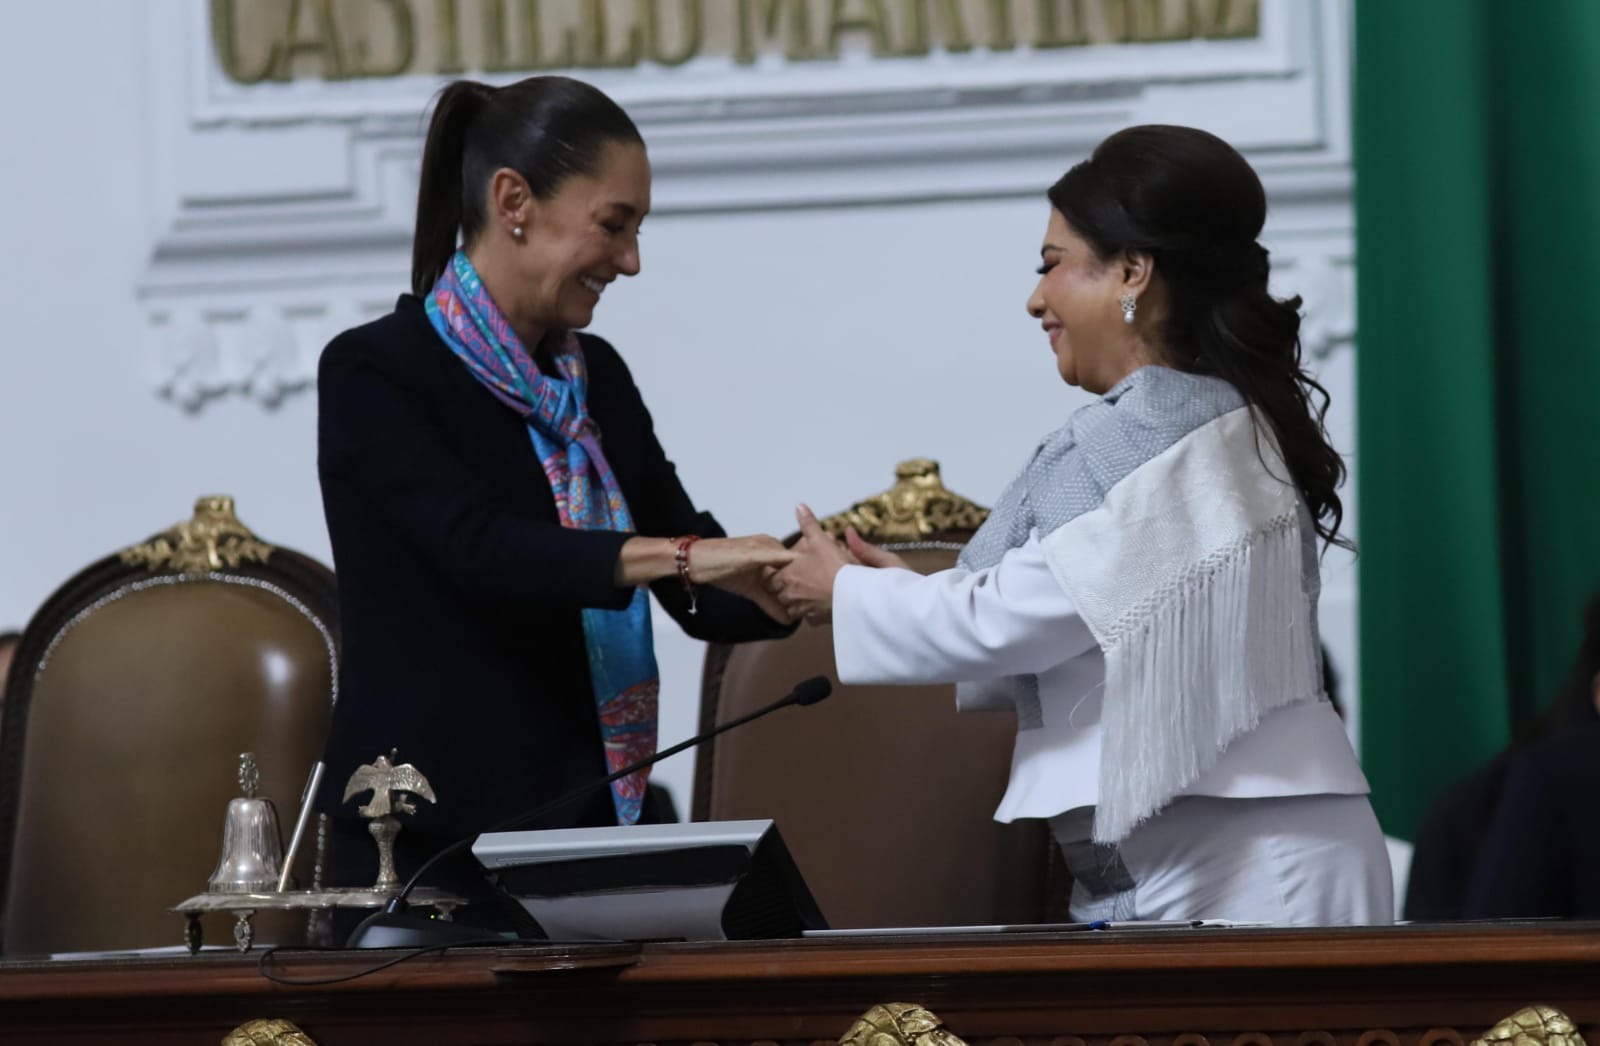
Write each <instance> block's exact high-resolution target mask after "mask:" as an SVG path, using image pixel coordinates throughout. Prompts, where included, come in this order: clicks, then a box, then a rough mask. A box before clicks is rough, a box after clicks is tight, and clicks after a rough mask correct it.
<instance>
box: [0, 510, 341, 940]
mask: <svg viewBox="0 0 1600 1046" xmlns="http://www.w3.org/2000/svg"><path fill="white" fill-rule="evenodd" d="M336 606H337V604H336V598H335V587H334V579H333V574H332V572H331V571H329V570H328V569H327V568H326V567H324V566H322V565H320V564H318V563H316V562H315V561H313V560H311V559H308V558H307V557H305V556H302V555H300V554H299V553H296V552H293V551H290V550H287V549H282V548H270V547H269V546H267V545H265V544H263V543H261V542H260V541H258V540H257V539H255V538H254V536H253V535H250V534H249V532H248V531H246V530H245V529H244V528H243V527H242V526H239V524H238V523H237V521H236V520H234V519H233V516H232V505H231V502H229V501H228V499H224V498H211V499H203V500H202V501H201V503H200V505H199V506H197V509H196V518H195V520H194V521H192V522H191V523H188V524H184V525H182V526H180V527H179V528H175V529H174V530H173V531H169V532H166V533H165V534H162V535H157V536H156V537H155V538H152V539H151V540H150V541H149V542H147V543H145V544H144V545H139V546H135V547H134V548H132V549H128V550H125V551H124V552H122V553H119V554H118V555H113V556H108V557H106V558H105V559H102V560H100V561H99V562H97V563H95V564H93V565H92V566H90V567H88V568H87V569H85V570H84V571H83V572H81V573H80V574H78V575H77V576H76V577H74V578H72V579H71V580H70V581H68V582H67V583H66V584H65V585H63V586H62V587H61V588H60V589H59V590H57V591H56V593H55V594H54V595H52V596H51V597H50V599H49V600H48V601H47V602H46V603H45V605H44V606H43V607H42V608H41V609H40V610H39V612H38V613H37V614H35V615H34V618H33V620H32V621H31V622H30V623H29V625H28V627H27V630H26V631H25V632H24V633H23V638H22V644H21V647H20V649H19V650H18V656H17V662H16V665H15V669H14V671H13V672H12V673H11V678H10V682H9V684H8V686H7V691H6V700H5V710H4V722H3V724H0V905H3V907H0V929H3V950H4V952H5V953H6V954H9V955H18V954H43V953H52V952H63V951H83V950H111V949H125V948H140V947H152V946H160V945H176V944H179V943H181V941H182V940H183V919H182V918H181V917H179V916H176V915H173V914H171V913H170V912H169V911H168V909H169V908H170V907H171V906H172V905H174V904H177V903H178V902H179V901H182V900H184V899H185V898H186V897H189V896H191V895H193V894H197V893H201V892H204V891H205V889H206V883H207V879H208V877H209V876H210V874H211V871H212V869H213V868H214V866H215V865H216V863H217V858H218V856H219V851H220V846H221V841H222V827H223V816H224V811H225V810H226V809H227V805H228V801H229V800H230V799H232V798H235V797H237V796H238V795H240V794H241V793H240V789H239V784H238V767H239V756H240V753H242V752H252V753H254V754H255V757H256V762H257V765H258V766H259V768H260V787H259V791H258V793H257V794H258V795H261V796H266V797H270V798H272V799H273V800H274V801H275V803H276V805H277V811H278V818H279V823H280V828H281V830H282V832H283V834H284V835H285V836H287V835H288V833H289V832H290V830H291V829H292V827H293V821H294V818H295V815H296V813H297V812H298V807H299V800H300V796H301V791H302V789H303V787H304V784H305V781H306V776H307V774H308V772H309V771H310V769H311V766H312V765H313V763H314V762H315V761H316V760H317V759H318V758H320V756H321V748H322V743H323V740H324V737H325V734H326V728H327V718H328V713H329V710H330V708H331V707H332V704H331V702H332V700H333V698H334V696H335V689H334V688H335V680H336V679H337V678H338V674H337V657H338V653H337V644H336V637H337V634H338V632H337V627H338V626H337V609H336ZM307 834H308V836H312V837H313V842H314V833H311V832H308V833H307ZM284 842H285V844H287V842H288V839H287V838H285V839H284ZM302 857H304V858H305V860H302V861H300V862H297V868H296V872H297V875H298V876H299V880H300V882H301V884H302V885H305V884H307V883H308V881H309V880H310V879H311V878H312V876H313V875H314V871H313V867H312V866H313V864H314V863H315V860H316V857H317V854H316V850H315V846H314V845H310V846H307V845H305V844H303V845H302ZM303 927H304V919H303V917H302V918H300V919H283V920H279V921H277V922H274V921H273V920H271V919H265V920H264V919H261V918H260V917H258V920H257V938H258V940H263V941H271V940H279V941H282V940H286V939H287V940H293V939H295V938H296V937H297V936H298V937H302V938H303ZM230 928H231V920H229V919H228V918H227V917H223V916H216V917H207V925H206V927H205V932H206V937H207V938H208V939H210V940H227V939H229V936H230Z"/></svg>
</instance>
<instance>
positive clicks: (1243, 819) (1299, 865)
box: [1050, 795, 1394, 926]
mask: <svg viewBox="0 0 1600 1046" xmlns="http://www.w3.org/2000/svg"><path fill="white" fill-rule="evenodd" d="M1093 817H1094V810H1093V809H1092V808H1088V807H1084V808H1080V809H1077V810H1069V811H1067V812H1066V813H1064V814H1060V815H1058V816H1056V817H1053V818H1051V819H1050V828H1051V831H1052V832H1054V834H1055V837H1056V841H1057V842H1058V843H1059V844H1060V845H1061V850H1062V855H1063V856H1064V857H1065V858H1066V863H1067V867H1068V868H1070V869H1071V871H1072V874H1073V878H1074V884H1073V889H1072V905H1071V912H1072V917H1073V918H1074V919H1075V920H1079V921H1083V922H1088V921H1091V920H1095V919H1110V920H1122V921H1128V920H1187V919H1225V920H1231V921H1235V922H1251V923H1271V924H1273V925H1275V926H1377V925H1386V924H1388V923H1391V922H1393V921H1394V885H1393V879H1392V877H1391V875H1390V872H1389V854H1388V850H1387V848H1386V847H1385V846H1384V841H1383V832H1382V830H1381V829H1380V828H1379V827H1378V819H1377V817H1375V816H1374V815H1373V812H1372V804H1371V803H1370V802H1369V801H1368V800H1367V797H1366V796H1364V795H1305V796H1285V797H1281V798H1270V799H1221V798H1214V797H1212V796H1186V797H1183V798H1180V799H1177V800H1175V801H1174V802H1173V803H1172V804H1171V805H1170V806H1168V807H1167V808H1166V809H1165V810H1162V811H1161V812H1160V813H1158V814H1157V815H1156V816H1154V817H1152V818H1151V819H1150V820H1148V821H1146V822H1145V823H1144V824H1142V825H1140V826H1139V827H1138V828H1136V829H1134V830H1133V832H1132V834H1130V835H1129V836H1128V837H1127V838H1126V839H1124V840H1123V841H1122V842H1121V843H1118V844H1117V845H1116V846H1115V847H1108V846H1097V845H1095V844H1094V843H1092V842H1090V841H1089V835H1090V827H1091V823H1092V820H1093Z"/></svg>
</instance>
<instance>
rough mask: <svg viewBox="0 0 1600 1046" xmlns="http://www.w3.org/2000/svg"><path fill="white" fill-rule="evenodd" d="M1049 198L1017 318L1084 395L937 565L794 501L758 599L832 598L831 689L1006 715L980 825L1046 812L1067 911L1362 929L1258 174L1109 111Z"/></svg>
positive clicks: (1371, 854) (1290, 377)
mask: <svg viewBox="0 0 1600 1046" xmlns="http://www.w3.org/2000/svg"><path fill="white" fill-rule="evenodd" d="M1049 198H1050V203H1051V213H1050V221H1049V225H1048V227H1047V229H1046V232H1045V241H1044V246H1043V248H1042V250H1041V256H1042V259H1043V265H1042V266H1041V267H1040V269H1039V275H1040V279H1039V283H1038V286H1037V287H1036V288H1035V290H1034V292H1033V294H1032V296H1031V297H1030V298H1029V301H1028V311H1029V312H1030V313H1031V314H1032V315H1033V316H1035V317H1036V318H1038V319H1039V320H1040V321H1041V322H1042V324H1043V327H1044V329H1045V332H1046V334H1047V335H1048V337H1049V341H1050V345H1051V348H1052V350H1053V352H1054V354H1055V357H1056V364H1057V368H1058V370H1059V372H1060V375H1061V377H1062V378H1063V379H1064V380H1065V381H1066V382H1067V383H1069V384H1072V385H1077V386H1080V387H1082V388H1084V389H1086V390H1088V391H1090V392H1093V393H1096V394H1098V395H1099V396H1100V399H1099V400H1098V401H1096V402H1095V403H1092V404H1090V405H1088V406H1086V407H1084V408H1082V409H1081V410H1079V411H1077V412H1076V413H1074V414H1073V415H1072V416H1071V417H1070V418H1069V419H1068V421H1067V423H1066V424H1065V425H1064V426H1062V427H1061V428H1060V429H1058V430H1057V431H1056V432H1054V433H1052V434H1050V435H1049V436H1047V437H1046V438H1045V439H1044V440H1043V441H1041V443H1040V444H1039V446H1038V447H1037V448H1036V449H1035V450H1034V452H1033V454H1032V455H1031V456H1030V458H1029V460H1028V462H1027V464H1026V465H1025V467H1024V468H1023V470H1022V472H1021V474H1020V475H1018V476H1017V478H1016V479H1015V480H1013V481H1012V483H1011V484H1010V485H1009V486H1008V487H1007V488H1006V490H1005V492H1004V493H1003V494H1002V495H1001V498H1000V501H999V503H998V504H997V506H996V508H995V511H994V513H993V514H992V515H991V517H990V519H989V520H988V522H986V523H985V524H984V526H983V527H982V528H981V529H980V530H979V532H978V533H977V535H975V536H974V538H973V540H972V542H971V543H970V544H969V545H968V546H967V549H966V550H965V552H964V553H963V554H962V557H961V561H960V565H959V566H958V567H956V568H955V569H952V570H947V571H943V572H941V573H938V574H934V575H931V576H928V577H923V576H920V575H918V574H916V573H914V572H912V571H910V570H907V569H905V565H904V563H902V562H900V561H899V560H898V559H897V557H894V556H892V555H889V554H887V553H884V552H881V551H879V550H877V549H874V548H872V547H871V546H868V545H866V544H865V543H863V542H862V541H861V540H860V538H859V537H858V536H856V535H855V534H854V533H853V532H852V533H850V534H848V535H847V538H846V545H840V544H838V543H837V542H834V541H832V540H831V539H829V538H828V537H827V536H826V535H825V534H823V533H822V532H821V530H820V529H819V528H818V527H817V525H816V521H815V519H814V518H812V517H811V514H810V512H809V511H808V510H805V509H802V511H801V513H800V520H801V527H802V530H803V532H804V535H805V536H804V538H803V540H802V542H801V544H800V545H799V547H798V550H797V551H798V552H799V553H800V554H799V556H798V558H797V559H796V560H795V562H794V563H792V564H791V565H790V566H789V567H787V568H785V569H784V570H783V571H782V572H781V573H780V574H778V575H777V576H776V577H775V578H774V579H773V580H772V584H773V587H774V590H775V591H776V592H777V593H778V595H779V598H780V600H782V601H783V602H784V604H785V605H786V607H788V609H790V611H791V612H794V613H797V614H805V615H807V616H809V617H812V618H817V617H820V616H825V615H827V614H830V613H831V614H832V617H833V631H834V643H835V652H836V653H835V657H836V659H837V668H838V674H839V678H840V679H841V680H843V681H845V682H852V683H867V682H874V683H929V682H955V683H957V684H958V687H957V698H958V701H959V702H960V703H961V705H962V706H963V707H982V706H988V705H993V704H995V703H998V702H1008V703H1010V704H1012V705H1014V706H1015V707H1016V710H1017V727H1018V733H1017V744H1016V750H1015V752H1014V754H1013V757H1012V768H1011V780H1010V785H1009V787H1008V789H1007V791H1006V794H1005V797H1004V798H1003V799H1002V801H1001V804H1000V809H999V810H998V811H997V812H996V815H995V816H996V817H997V818H998V819H999V820H1002V821H1010V820H1012V819H1013V818H1017V817H1039V818H1045V819H1048V820H1049V821H1050V824H1051V827H1052V829H1053V831H1054V833H1055V836H1056V839H1057V840H1058V841H1059V842H1060V844H1061V847H1062V851H1063V853H1064V855H1065V857H1066V859H1067V862H1068V864H1069V866H1070V867H1071V869H1072V872H1073V876H1074V880H1075V885H1074V888H1073V895H1072V902H1071V904H1072V912H1073V915H1074V917H1076V918H1080V919H1102V918H1103V919H1124V920H1128V919H1153V920H1166V919H1225V920H1236V921H1244V922H1267V923H1274V924H1281V925H1302V926H1311V925H1337V924H1375V923H1387V922H1389V921H1390V920H1391V918H1392V912H1393V901H1392V898H1391V889H1392V888H1391V884H1390V883H1391V880H1390V873H1389V865H1388V858H1387V855H1386V852H1385V849H1384V843H1383V837H1382V834H1381V832H1380V830H1379V828H1378V824H1377V820H1376V819H1375V818H1374V816H1373V813H1372V808H1371V805H1370V803H1369V802H1368V800H1367V791H1368V788H1367V782H1366V779H1365V778H1364V777H1363V775H1362V773H1361V770H1360V767H1359V766H1358V765H1357V763H1356V759H1355V755H1354V753H1353V752H1352V751H1351V748H1350V744H1349V742H1348V740H1347V739H1346V737H1345V733H1344V730H1343V726H1342V724H1341V723H1340V721H1339V719H1338V717H1337V716H1336V715H1335V713H1334V711H1333V708H1332V706H1331V705H1330V704H1329V703H1328V700H1327V695H1326V694H1325V693H1323V691H1322V685H1321V680H1322V672H1321V663H1320V655H1319V649H1320V647H1319V643H1318V638H1317V623H1316V604H1317V596H1318V590H1319V587H1318V584H1319V583H1318V570H1317V563H1318V556H1317V546H1318V542H1319V540H1320V541H1322V542H1332V541H1337V540H1338V537H1337V533H1338V527H1339V522H1340V518H1341V516H1342V509H1341V506H1340V502H1339V496H1338V493H1337V490H1336V488H1337V486H1338V484H1339V482H1340V480H1341V479H1342V478H1343V475H1344V465H1343V462H1342V461H1341V459H1340V458H1339V456H1338V454H1337V453H1336V452H1335V451H1334V450H1333V448H1332V447H1330V446H1329V444H1328V441H1327V436H1326V432H1325V430H1324V428H1323V425H1322V411H1325V410H1326V404H1327V394H1326V392H1325V391H1324V390H1323V389H1322V387H1321V386H1320V385H1318V384H1317V383H1316V382H1315V380H1313V379H1312V378H1311V377H1310V376H1309V375H1308V374H1307V373H1306V372H1305V371H1304V370H1303V369H1302V367H1301V358H1300V345H1299V337H1298V331H1299V323H1300V318H1299V311H1298V309H1299V304H1300V300H1299V299H1298V298H1292V299H1289V300H1287V301H1280V300H1277V299H1275V298H1273V297H1272V296H1271V295H1270V294H1269V293H1268V290H1267V278H1268V263H1267V253H1266V251H1265V250H1264V249H1263V248H1262V247H1261V246H1260V245H1259V244H1258V243H1257V237H1258V236H1259V235H1260V232H1261V228H1262V225H1263V223H1264V221H1265V217H1266V198H1265V194H1264V192H1263V190H1262V187H1261V183H1260V180H1259V179H1258V178H1257V177H1256V175H1255V172H1254V171H1253V170H1251V168H1250V166H1249V164H1248V163H1246V162H1245V160H1244V158H1243V157H1241V156H1240V155H1239V154H1238V153H1237V152H1236V151H1235V150H1234V149H1233V148H1231V147H1230V146H1229V145H1227V144H1226V143H1225V142H1223V141H1221V140H1220V139H1218V138H1216V137H1214V136H1212V135H1210V134H1207V133H1205V132H1203V131H1198V130H1194V129H1191V128H1184V127H1166V126H1146V127H1134V128H1130V129H1128V130H1125V131H1122V132H1119V133H1118V134H1116V135H1113V136H1112V137H1110V138H1108V139H1107V140H1106V141H1105V142H1103V143H1101V145H1100V146H1099V147H1098V148H1097V149H1096V150H1095V152H1094V154H1093V156H1092V157H1091V158H1090V159H1088V160H1086V161H1084V162H1083V163H1081V164H1078V165H1077V166H1075V167H1074V168H1072V169H1071V170H1070V171H1068V172H1067V173H1066V175H1065V176H1063V177H1062V179H1061V180H1060V181H1059V182H1057V183H1056V184H1055V185H1054V186H1053V187H1052V188H1051V190H1050V192H1049ZM1313 392H1315V393H1317V394H1318V395H1319V396H1320V398H1321V401H1322V407H1321V410H1317V409H1315V408H1314V407H1313V405H1312V399H1311V394H1312V393H1313Z"/></svg>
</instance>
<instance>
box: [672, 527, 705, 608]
mask: <svg viewBox="0 0 1600 1046" xmlns="http://www.w3.org/2000/svg"><path fill="white" fill-rule="evenodd" d="M699 540H700V535H699V534H685V535H684V536H683V537H681V538H679V539H678V543H677V548H676V550H675V551H674V552H673V554H672V559H673V562H674V563H676V564H677V565H678V580H679V581H681V582H683V590H684V592H686V593H687V594H688V596H689V613H691V614H693V613H695V612H696V610H698V609H699V608H698V607H697V606H696V599H695V588H694V582H693V581H690V580H689V546H691V545H693V544H694V543H695V542H696V541H699Z"/></svg>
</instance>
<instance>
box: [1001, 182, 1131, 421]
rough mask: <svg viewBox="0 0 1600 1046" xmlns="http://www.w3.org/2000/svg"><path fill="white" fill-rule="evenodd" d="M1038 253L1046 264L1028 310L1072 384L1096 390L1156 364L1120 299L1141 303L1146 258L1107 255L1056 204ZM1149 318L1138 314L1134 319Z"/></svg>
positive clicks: (1029, 300)
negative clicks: (1125, 296) (1128, 296)
mask: <svg viewBox="0 0 1600 1046" xmlns="http://www.w3.org/2000/svg"><path fill="white" fill-rule="evenodd" d="M1039 255H1040V258H1041V260H1042V262H1043V264H1041V265H1040V266H1039V283H1038V285H1037V286H1036V287H1034V289H1033V294H1032V295H1030V296H1029V298H1028V314H1029V315H1030V316H1032V317H1033V318H1034V319H1036V320H1038V321H1040V324H1041V325H1042V326H1043V327H1044V330H1045V334H1046V336H1047V337H1048V338H1049V339H1050V349H1051V351H1052V352H1054V353H1055V356H1056V369H1057V370H1058V371H1059V372H1060V374H1061V377H1062V379H1063V380H1064V381H1066V383H1067V384H1068V385H1076V386H1078V387H1079V388H1082V389H1084V390H1085V391H1087V392H1093V393H1095V394H1096V395H1098V394H1100V393H1104V392H1106V391H1108V390H1109V389H1110V388H1111V387H1112V386H1113V385H1115V384H1116V383H1117V382H1119V381H1121V380H1122V379H1123V378H1125V377H1126V376H1127V375H1129V374H1130V373H1132V372H1133V371H1134V370H1136V369H1137V368H1138V367H1140V366H1143V365H1144V364H1145V363H1148V362H1152V360H1150V359H1149V358H1148V353H1146V352H1145V351H1144V346H1143V345H1142V344H1141V342H1140V339H1139V337H1138V333H1137V331H1136V329H1135V327H1133V326H1130V325H1128V324H1126V323H1124V322H1123V318H1122V312H1123V310H1122V305H1121V303H1120V298H1121V297H1122V295H1123V294H1126V293H1133V294H1134V295H1135V297H1136V298H1140V299H1141V302H1142V300H1143V292H1144V290H1145V288H1146V285H1147V284H1148V282H1149V271H1148V267H1149V266H1148V259H1144V258H1140V257H1134V258H1131V259H1125V258H1120V257H1119V258H1111V259H1105V260H1102V259H1101V258H1100V257H1099V256H1098V255H1096V253H1095V251H1094V248H1093V247H1092V246H1091V245H1090V244H1089V241H1087V240H1085V239H1084V238H1083V237H1081V236H1079V235H1078V234H1077V232H1075V231H1074V230H1073V228H1072V226H1070V225H1068V224H1067V220H1066V218H1064V217H1062V215H1061V212H1060V211H1057V210H1055V209H1053V208H1052V209H1051V211H1050V224H1049V226H1048V227H1046V229H1045V235H1044V246H1043V247H1042V248H1040V251H1039ZM1148 318H1149V317H1148V316H1140V317H1136V323H1138V322H1140V321H1147V320H1148Z"/></svg>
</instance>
